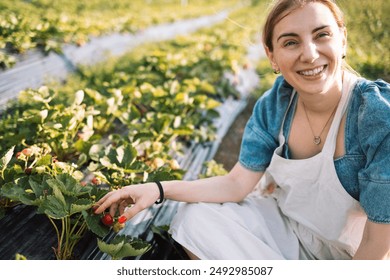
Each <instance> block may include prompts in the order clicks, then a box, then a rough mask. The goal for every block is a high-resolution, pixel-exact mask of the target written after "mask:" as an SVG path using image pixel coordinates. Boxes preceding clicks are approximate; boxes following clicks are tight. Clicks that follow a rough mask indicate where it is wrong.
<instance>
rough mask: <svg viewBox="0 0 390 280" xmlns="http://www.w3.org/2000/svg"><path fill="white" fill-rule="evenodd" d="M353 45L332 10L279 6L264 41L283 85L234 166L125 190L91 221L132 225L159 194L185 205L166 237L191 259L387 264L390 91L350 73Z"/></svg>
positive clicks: (260, 109)
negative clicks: (109, 219)
mask: <svg viewBox="0 0 390 280" xmlns="http://www.w3.org/2000/svg"><path fill="white" fill-rule="evenodd" d="M346 37H347V35H346V28H345V27H344V22H343V17H342V13H341V11H340V10H339V8H338V7H337V6H336V4H335V3H334V2H333V1H332V0H317V1H315V0H313V1H309V0H306V1H305V0H279V1H276V3H275V5H274V7H273V9H272V10H271V12H270V14H269V16H268V18H267V21H266V24H265V26H264V30H263V43H264V47H265V49H266V53H267V56H268V58H269V60H270V62H271V65H272V67H273V68H274V70H275V73H281V74H282V75H281V76H280V77H278V78H277V80H276V82H275V84H274V86H273V87H272V89H270V90H269V91H268V92H266V93H265V94H264V95H263V96H262V97H261V98H260V99H259V101H258V102H257V104H256V106H255V108H254V111H253V115H252V117H251V118H250V120H249V121H248V123H247V125H246V128H245V133H244V136H243V141H242V146H241V151H240V157H239V162H238V163H237V164H236V165H235V167H234V168H233V169H232V170H231V171H230V172H229V173H228V174H227V175H225V176H218V177H213V178H208V179H201V180H196V181H192V182H181V181H169V182H162V184H160V183H158V184H157V185H156V184H155V183H147V184H144V185H142V186H127V187H124V188H122V189H121V190H118V191H114V192H111V193H109V194H107V195H106V196H105V197H103V198H102V199H101V200H100V201H98V202H97V204H98V205H99V207H98V208H97V210H96V213H102V212H103V211H104V210H105V209H107V208H108V207H110V213H111V214H112V215H114V214H115V213H116V211H117V210H118V209H119V213H120V214H121V215H122V216H121V217H120V218H119V220H120V222H125V221H126V220H128V219H130V218H131V217H133V216H134V215H135V214H136V213H138V212H139V211H141V210H143V209H145V208H147V207H149V206H150V205H152V204H153V203H155V201H156V200H158V199H159V198H160V199H162V198H163V197H164V196H165V197H166V198H168V199H172V200H178V201H184V202H189V203H186V204H183V205H182V207H181V208H180V209H179V211H178V213H177V214H176V216H175V218H174V220H173V222H172V224H171V233H172V236H173V238H174V239H175V240H176V241H177V242H179V243H180V244H182V246H183V247H184V248H185V249H186V251H187V252H188V254H189V256H190V257H191V258H201V259H228V258H232V259H351V258H353V259H386V258H388V256H389V252H390V170H389V166H390V157H389V156H388V154H389V151H390V133H389V132H390V118H389V117H390V87H389V84H387V83H385V82H384V81H380V80H378V81H376V82H372V81H368V80H365V79H362V78H357V77H356V76H355V75H354V74H352V73H351V72H349V71H347V70H346V69H345V67H343V59H344V57H345V52H346V44H347V42H346ZM255 186H257V189H258V190H259V191H260V192H261V195H260V193H259V191H256V192H253V190H254V188H255ZM192 202H193V203H192ZM131 204H133V207H130V208H126V207H127V206H128V205H131ZM125 209H126V211H125ZM236 240H238V241H236Z"/></svg>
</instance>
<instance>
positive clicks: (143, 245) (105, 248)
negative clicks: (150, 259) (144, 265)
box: [98, 235, 151, 260]
mask: <svg viewBox="0 0 390 280" xmlns="http://www.w3.org/2000/svg"><path fill="white" fill-rule="evenodd" d="M98 246H99V249H100V250H101V251H102V252H104V253H107V254H108V255H110V256H111V257H112V258H113V259H116V260H120V259H123V258H125V257H135V256H139V255H142V254H144V253H145V252H147V251H148V250H149V249H150V248H151V245H150V244H149V243H147V242H145V241H143V240H142V239H138V238H135V239H134V238H133V237H131V236H127V235H117V236H116V237H115V238H114V239H113V240H112V241H111V242H110V244H107V243H105V242H103V241H100V245H99V240H98Z"/></svg>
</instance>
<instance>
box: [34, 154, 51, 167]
mask: <svg viewBox="0 0 390 280" xmlns="http://www.w3.org/2000/svg"><path fill="white" fill-rule="evenodd" d="M51 158H52V156H51V155H44V156H43V157H41V158H40V159H39V160H38V161H37V165H36V166H48V165H50V164H51Z"/></svg>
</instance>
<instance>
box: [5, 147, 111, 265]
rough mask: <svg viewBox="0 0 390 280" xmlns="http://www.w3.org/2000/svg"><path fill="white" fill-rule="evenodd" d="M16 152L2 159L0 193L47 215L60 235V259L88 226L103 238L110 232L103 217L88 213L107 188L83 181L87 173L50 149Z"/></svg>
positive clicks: (69, 253)
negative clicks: (56, 158) (54, 156)
mask: <svg viewBox="0 0 390 280" xmlns="http://www.w3.org/2000/svg"><path fill="white" fill-rule="evenodd" d="M13 153H14V149H13V148H12V149H10V150H9V151H8V152H7V154H6V155H5V156H4V157H3V158H2V159H1V162H2V178H1V179H2V188H1V195H2V197H5V198H7V199H9V200H10V201H15V202H20V203H23V204H25V205H34V206H36V207H37V213H38V214H45V215H46V216H47V217H48V219H49V220H50V222H51V224H52V225H53V227H54V229H55V232H56V234H57V241H58V243H57V245H56V246H55V247H54V248H53V249H54V253H55V256H56V258H57V259H70V258H72V257H73V255H72V252H73V249H74V246H75V245H76V244H77V242H78V241H79V240H80V238H81V237H82V236H83V235H84V234H85V232H86V231H87V230H88V229H89V230H91V231H93V232H94V233H95V234H97V235H99V236H102V237H103V236H104V235H106V234H107V233H108V229H106V228H104V227H103V226H102V225H101V224H100V218H99V217H98V216H96V215H93V214H89V212H90V208H91V206H92V205H93V204H94V202H95V200H96V198H98V197H100V196H101V195H103V194H104V193H105V191H102V190H100V189H98V188H94V187H93V186H92V185H84V184H82V183H81V180H82V179H83V177H84V175H83V173H82V172H81V171H79V170H78V169H77V166H76V165H74V164H68V163H65V162H60V161H57V160H55V159H54V158H53V157H52V155H51V154H50V149H48V148H47V147H40V146H37V145H34V146H31V147H29V148H27V149H24V150H23V151H22V152H21V153H20V154H18V157H17V158H16V157H12V155H13ZM26 170H29V172H25V171H26Z"/></svg>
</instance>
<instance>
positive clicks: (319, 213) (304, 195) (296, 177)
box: [266, 72, 367, 259]
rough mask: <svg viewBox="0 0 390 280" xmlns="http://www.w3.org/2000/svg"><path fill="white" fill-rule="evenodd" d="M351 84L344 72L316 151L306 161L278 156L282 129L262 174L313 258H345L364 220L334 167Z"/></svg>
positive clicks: (359, 236) (351, 251) (356, 243)
mask: <svg viewBox="0 0 390 280" xmlns="http://www.w3.org/2000/svg"><path fill="white" fill-rule="evenodd" d="M356 81H357V78H356V76H354V75H353V74H350V73H349V72H345V73H344V81H343V93H342V97H341V100H340V103H339V105H338V108H337V111H336V113H335V117H334V120H333V122H332V125H331V127H330V130H329V132H328V135H327V138H326V141H325V143H324V147H323V149H322V151H321V152H320V153H319V154H317V155H315V156H313V157H311V158H308V159H301V160H288V159H285V158H283V157H281V156H280V155H281V154H282V149H283V145H284V144H285V138H284V136H283V133H282V131H283V126H282V129H281V131H280V133H279V143H280V146H279V147H278V148H277V149H276V150H275V152H274V155H273V157H272V160H271V163H270V166H269V167H268V168H267V171H266V172H267V173H268V174H267V175H266V178H267V179H268V180H269V179H270V178H272V179H273V180H274V181H275V182H276V185H277V186H278V187H277V188H276V190H275V192H274V193H273V194H272V196H273V197H275V198H276V200H277V202H278V205H279V207H280V209H281V211H282V212H283V214H284V215H286V216H287V217H288V218H289V220H290V224H291V226H292V227H293V229H294V232H295V233H296V234H297V236H298V238H299V240H300V242H301V243H302V246H303V247H304V248H306V249H307V250H308V251H309V252H310V253H311V254H312V255H313V257H314V258H319V259H344V258H347V259H348V258H351V257H352V256H353V255H354V254H355V252H356V250H357V248H358V246H359V244H360V241H361V239H362V234H363V229H364V226H365V222H366V220H367V216H366V214H365V213H364V211H363V209H362V208H361V206H360V204H359V202H358V201H356V200H355V199H354V198H353V197H352V196H350V195H349V194H348V193H347V192H346V190H345V189H344V187H343V186H342V185H341V183H340V181H339V179H338V176H337V173H336V170H335V167H334V153H335V148H336V138H337V132H338V130H339V125H340V123H341V119H342V117H343V115H344V112H345V110H346V107H347V105H348V100H349V98H350V95H351V92H352V89H353V86H354V84H355V83H356ZM283 122H284V121H283Z"/></svg>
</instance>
